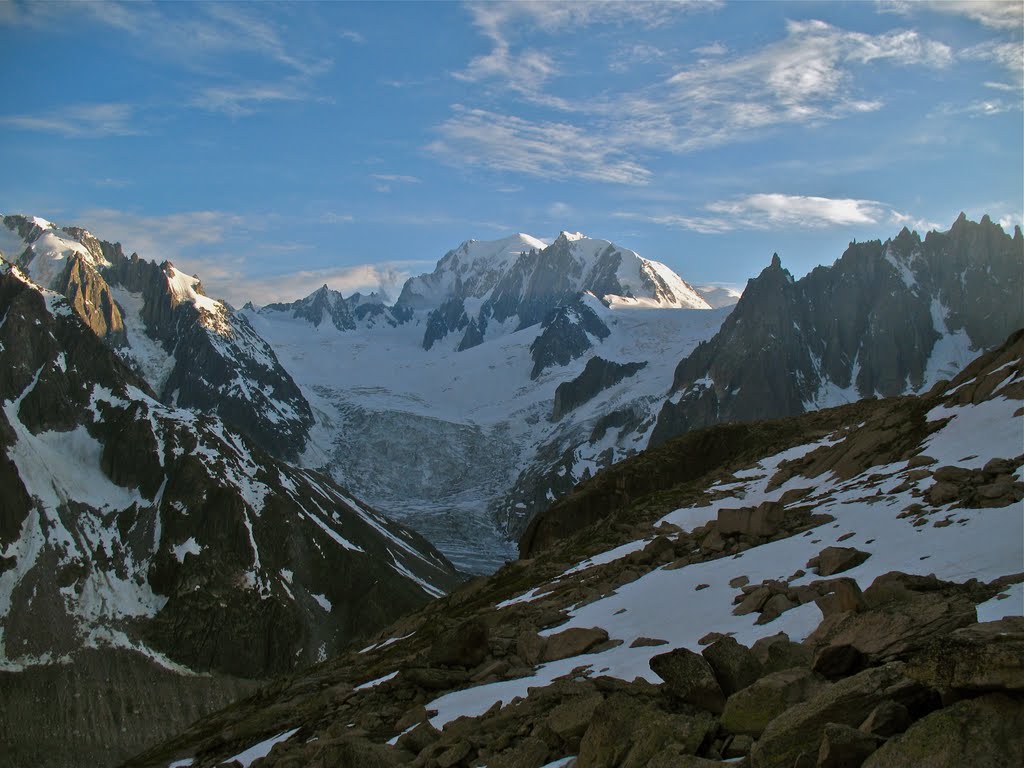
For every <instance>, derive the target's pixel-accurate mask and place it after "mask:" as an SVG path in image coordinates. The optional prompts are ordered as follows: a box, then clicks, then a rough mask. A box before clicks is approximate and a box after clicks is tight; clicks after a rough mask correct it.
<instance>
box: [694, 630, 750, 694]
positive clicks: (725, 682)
mask: <svg viewBox="0 0 1024 768" xmlns="http://www.w3.org/2000/svg"><path fill="white" fill-rule="evenodd" d="M701 656H703V657H704V659H705V660H706V661H707V663H708V664H709V665H711V670H712V672H714V674H715V679H716V680H718V684H719V686H721V688H722V692H723V693H724V694H725V695H726V696H730V695H732V694H734V693H736V691H739V690H742V689H743V688H746V687H747V686H748V685H750V684H751V683H753V682H754V681H755V680H757V678H758V677H760V676H761V663H760V662H759V661H758V660H757V657H756V656H754V654H753V652H751V650H750V649H749V648H747V647H746V646H745V645H740V644H739V643H738V642H737V641H736V639H735V638H732V637H723V638H721V639H720V640H716V641H715V642H713V643H712V644H711V645H709V646H707V647H706V648H705V649H704V650H703V651H701Z"/></svg>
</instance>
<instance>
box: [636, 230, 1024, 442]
mask: <svg viewBox="0 0 1024 768" xmlns="http://www.w3.org/2000/svg"><path fill="white" fill-rule="evenodd" d="M1022 263H1024V235H1022V234H1021V230H1020V227H1016V228H1015V230H1014V233H1013V236H1012V237H1010V236H1009V235H1007V234H1006V233H1004V232H1003V230H1002V229H1001V228H1000V227H999V225H997V224H995V223H993V222H992V221H991V220H990V219H989V217H988V216H984V217H983V218H982V220H981V221H980V222H977V223H975V222H972V221H969V220H968V219H967V217H966V216H965V215H964V214H960V217H959V218H958V219H957V220H956V221H955V222H954V223H953V226H952V227H951V228H950V229H949V230H948V231H947V232H929V233H928V234H927V235H926V236H925V238H924V239H923V240H922V239H921V237H920V236H919V235H918V234H917V233H916V232H910V231H909V230H907V229H906V228H904V229H903V230H902V231H901V232H900V233H899V234H898V235H897V236H896V237H895V238H892V239H890V240H886V241H885V242H884V243H883V242H881V241H878V240H873V241H870V242H864V243H851V245H850V247H849V248H848V249H847V251H846V252H845V253H844V254H843V256H842V257H841V258H840V259H838V260H837V261H836V262H835V264H833V265H832V266H831V267H817V268H816V269H814V270H813V271H811V272H810V274H808V275H807V276H806V277H803V278H801V279H800V280H794V279H793V276H792V275H791V274H790V273H789V272H788V271H786V270H785V269H784V268H783V267H782V263H781V260H780V259H779V257H778V255H775V256H774V257H773V259H772V262H771V264H770V266H768V267H767V268H766V269H765V270H764V271H763V272H762V273H761V274H760V275H759V276H758V277H757V278H755V279H753V280H751V281H750V282H749V283H748V285H747V288H746V289H745V290H744V292H743V296H742V298H741V299H740V301H739V303H738V304H737V305H736V309H735V311H734V312H733V313H732V314H731V315H730V316H729V318H728V319H727V320H726V321H725V322H724V323H723V324H722V328H721V330H720V331H719V332H718V334H716V335H715V337H714V338H712V339H710V340H709V341H707V342H705V343H703V344H701V345H700V346H698V348H697V349H696V350H694V352H693V353H692V354H691V355H690V356H689V357H687V358H686V359H684V360H683V361H681V362H680V363H679V366H678V367H677V368H676V372H675V378H674V380H673V383H672V389H671V393H670V397H669V399H668V400H667V401H666V402H665V404H664V406H663V407H662V410H661V412H660V414H659V416H658V424H657V426H656V427H655V429H654V431H653V432H652V434H651V439H650V442H651V444H652V445H657V444H658V443H659V442H662V441H664V440H666V439H668V438H669V437H672V436H675V435H678V434H682V433H683V432H686V431H687V430H690V429H697V428H699V427H703V426H708V425H710V424H714V423H718V422H722V421H747V420H751V419H763V418H771V417H775V416H789V415H793V414H797V413H803V412H804V411H807V410H811V409H814V408H820V407H825V406H829V405H838V404H841V403H843V402H850V401H852V400H856V399H860V398H865V397H890V396H894V395H899V394H904V393H908V392H921V391H924V390H926V389H927V388H929V387H930V386H931V385H932V384H934V383H935V381H937V380H938V379H939V378H940V377H942V376H947V377H948V376H950V375H953V374H955V373H956V371H957V370H959V368H960V367H962V366H963V365H964V364H966V362H967V361H968V360H970V358H971V357H972V356H973V355H974V354H976V353H977V352H978V351H980V350H984V349H989V348H991V347H993V346H995V345H996V344H999V343H1000V342H1001V341H1002V340H1003V339H1005V338H1006V336H1007V335H1008V334H1009V333H1011V332H1012V331H1014V330H1016V329H1017V328H1020V327H1021V326H1022V325H1024V303H1022V302H1021V300H1020V297H1021V295H1022V292H1024V270H1022V269H1021V264H1022Z"/></svg>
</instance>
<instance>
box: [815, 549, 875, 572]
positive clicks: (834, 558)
mask: <svg viewBox="0 0 1024 768" xmlns="http://www.w3.org/2000/svg"><path fill="white" fill-rule="evenodd" d="M869 557H871V553H870V552H862V551H861V550H859V549H856V548H855V547H825V548H824V549H823V550H821V552H819V553H818V555H817V557H812V558H811V559H810V560H808V561H807V567H808V568H817V569H818V575H819V576H831V575H832V574H834V573H842V572H843V571H848V570H850V569H851V568H855V567H857V566H858V565H860V564H861V563H863V562H864V561H865V560H867V559H868V558H869Z"/></svg>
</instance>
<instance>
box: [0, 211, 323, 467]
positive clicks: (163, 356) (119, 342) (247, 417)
mask: <svg viewBox="0 0 1024 768" xmlns="http://www.w3.org/2000/svg"><path fill="white" fill-rule="evenodd" d="M3 223H4V226H5V227H6V228H7V229H8V230H10V231H11V232H13V233H16V234H17V237H18V238H19V239H20V243H19V244H18V245H17V246H16V248H15V250H18V252H17V253H8V254H6V256H7V257H8V260H9V261H13V262H14V263H16V264H18V265H19V266H20V267H21V268H22V269H23V270H24V271H25V273H26V275H28V276H29V277H30V278H31V279H32V280H34V281H35V282H37V283H38V284H39V285H41V286H42V287H44V288H47V289H50V290H54V291H57V292H58V293H61V294H62V295H64V296H65V297H66V298H67V299H68V301H69V303H70V305H71V307H72V309H74V311H75V312H76V313H77V314H78V315H79V317H81V318H82V319H83V321H84V322H85V323H86V325H87V326H88V327H89V328H90V329H91V330H92V331H93V332H94V333H96V334H97V336H99V337H100V338H101V339H103V340H104V341H105V342H106V343H107V345H108V346H110V347H111V348H113V349H115V350H117V352H118V354H119V355H121V357H122V358H123V359H124V360H126V361H127V362H128V363H129V365H131V367H132V368H134V369H135V371H136V372H137V373H138V374H140V375H141V376H142V377H143V378H144V379H145V380H146V382H147V383H148V384H149V385H150V387H151V388H152V390H153V391H154V392H155V393H156V394H157V396H158V397H159V398H160V400H161V401H162V402H164V403H167V404H174V405H176V406H181V407H185V408H198V409H200V410H203V411H206V412H208V413H215V414H217V415H218V416H220V417H221V418H222V419H224V421H225V422H226V423H228V424H229V425H231V426H232V427H233V428H234V429H236V430H237V431H239V432H241V433H242V434H244V435H246V436H247V437H249V438H250V439H252V440H253V441H254V442H256V443H257V444H258V445H260V447H262V448H263V449H264V450H266V451H268V452H270V453H271V454H274V455H275V456H278V457H280V458H285V459H291V460H294V459H295V458H297V457H298V455H299V454H300V453H301V452H302V451H303V450H304V448H305V446H306V441H307V438H308V432H309V428H310V426H311V425H312V423H313V414H312V411H311V410H310V407H309V404H308V403H307V402H306V400H305V398H304V397H303V396H302V394H301V392H300V391H299V388H298V387H297V386H296V384H295V382H294V381H293V380H292V378H291V376H290V375H289V374H288V373H287V372H286V371H285V370H284V369H283V368H282V367H281V365H280V363H279V362H278V360H277V356H276V355H275V354H274V351H273V349H271V348H270V346H269V345H268V344H267V343H266V342H265V341H264V340H263V339H262V338H260V336H259V335H258V334H257V333H255V331H254V330H253V329H252V326H251V325H250V324H249V322H248V321H247V320H246V318H245V317H244V316H243V315H241V314H239V313H236V312H235V311H234V310H233V309H231V308H230V307H229V306H227V305H226V304H224V303H223V302H220V301H215V300H213V299H210V298H208V297H207V296H206V295H205V293H204V292H203V288H202V285H201V283H200V282H199V279H198V278H196V277H189V276H188V275H185V274H183V273H182V272H180V271H179V270H177V269H176V268H175V267H174V265H173V264H171V263H170V262H164V263H162V264H156V263H154V262H151V261H146V260H144V259H141V258H139V256H138V255H137V254H132V255H131V256H125V255H124V252H123V251H122V249H121V246H120V244H119V243H108V242H106V241H101V240H98V239H97V238H95V237H94V236H93V235H91V234H90V233H89V232H88V231H86V230H84V229H81V228H79V227H63V228H60V227H57V226H56V225H54V224H52V223H51V222H48V221H46V220H44V219H39V218H27V217H25V216H4V217H3Z"/></svg>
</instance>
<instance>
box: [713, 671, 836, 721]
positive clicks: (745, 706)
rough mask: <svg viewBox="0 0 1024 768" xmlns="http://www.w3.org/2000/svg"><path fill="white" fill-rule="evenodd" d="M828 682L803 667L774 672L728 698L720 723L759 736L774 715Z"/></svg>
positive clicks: (808, 696) (823, 687)
mask: <svg viewBox="0 0 1024 768" xmlns="http://www.w3.org/2000/svg"><path fill="white" fill-rule="evenodd" d="M828 686H829V683H828V682H826V681H825V680H824V679H823V678H821V677H820V676H818V675H816V674H814V673H813V672H811V670H809V669H807V668H806V667H793V668H791V669H784V670H782V671H780V672H773V673H771V674H770V675H766V676H764V677H762V678H761V679H760V680H758V681H757V682H755V683H754V684H752V685H750V686H748V687H746V688H744V689H743V690H741V691H738V692H737V693H734V694H733V695H732V696H730V697H729V698H728V700H727V701H726V702H725V708H724V710H723V711H722V727H723V728H724V729H725V730H727V731H729V732H730V733H736V734H746V735H749V736H754V737H758V736H760V735H761V733H762V732H763V731H764V729H765V727H767V725H768V723H770V722H771V721H772V720H774V719H775V718H776V717H778V716H779V715H781V714H782V713H783V712H785V711H786V710H787V709H789V708H790V707H792V706H793V705H794V704H799V703H800V702H803V701H807V700H808V699H810V698H811V697H813V696H815V695H817V694H818V693H819V692H821V691H822V690H824V689H825V688H827V687H828Z"/></svg>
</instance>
